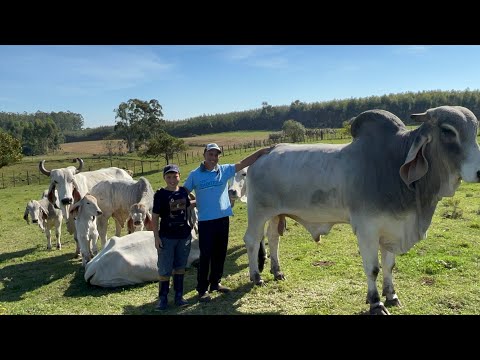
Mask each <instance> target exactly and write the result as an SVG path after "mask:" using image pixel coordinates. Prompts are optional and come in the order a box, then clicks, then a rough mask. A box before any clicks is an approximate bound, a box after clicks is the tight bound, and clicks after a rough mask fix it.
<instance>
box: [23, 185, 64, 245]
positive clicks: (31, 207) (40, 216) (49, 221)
mask: <svg viewBox="0 0 480 360" xmlns="http://www.w3.org/2000/svg"><path fill="white" fill-rule="evenodd" d="M46 191H47V190H46ZM45 194H46V192H44V194H43V196H42V198H41V199H40V200H30V201H29V202H28V203H27V206H26V208H25V213H24V214H23V219H24V220H25V221H26V222H27V224H29V220H28V215H30V217H31V218H32V223H34V224H38V226H39V227H40V229H41V230H42V231H43V232H44V233H45V236H46V237H47V249H48V250H51V249H52V240H51V233H50V232H51V229H53V228H55V237H56V239H57V249H59V250H60V249H61V248H62V243H61V241H60V237H61V235H62V220H63V214H62V211H61V210H59V209H56V208H55V207H54V205H52V204H51V203H50V202H49V201H48V199H47V198H46V195H45ZM55 195H56V196H58V195H57V194H56V193H55ZM57 206H58V204H57Z"/></svg>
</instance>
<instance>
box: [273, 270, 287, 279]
mask: <svg viewBox="0 0 480 360" xmlns="http://www.w3.org/2000/svg"><path fill="white" fill-rule="evenodd" d="M273 278H274V280H285V275H283V273H282V272H281V271H279V272H277V273H275V275H274V276H273Z"/></svg>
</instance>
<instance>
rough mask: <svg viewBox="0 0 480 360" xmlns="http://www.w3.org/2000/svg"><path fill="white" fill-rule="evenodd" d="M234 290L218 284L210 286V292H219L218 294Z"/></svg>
mask: <svg viewBox="0 0 480 360" xmlns="http://www.w3.org/2000/svg"><path fill="white" fill-rule="evenodd" d="M231 290H232V289H230V288H229V287H227V286H223V285H222V284H220V283H218V284H215V285H213V284H211V285H210V292H212V291H218V292H221V293H228V292H230V291H231Z"/></svg>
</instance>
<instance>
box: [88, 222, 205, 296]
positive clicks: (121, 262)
mask: <svg viewBox="0 0 480 360" xmlns="http://www.w3.org/2000/svg"><path fill="white" fill-rule="evenodd" d="M192 235H193V231H192ZM199 258H200V249H199V247H198V240H197V238H196V237H195V238H194V237H193V236H192V244H191V248H190V255H189V257H188V261H187V268H188V267H190V266H192V263H195V262H196V261H197V260H198V259H199ZM157 260H158V255H157V249H156V248H155V238H154V236H153V231H138V232H134V233H132V234H128V235H125V236H122V237H117V236H113V237H112V238H110V240H109V241H108V243H107V246H106V247H105V248H104V249H102V251H100V252H99V253H98V255H97V256H95V257H94V258H93V259H92V260H91V261H90V262H89V263H88V264H87V266H86V268H85V281H86V282H88V283H89V284H91V285H96V286H101V287H117V286H124V285H134V284H141V283H144V282H149V281H158V280H159V277H158V276H159V275H158V267H157Z"/></svg>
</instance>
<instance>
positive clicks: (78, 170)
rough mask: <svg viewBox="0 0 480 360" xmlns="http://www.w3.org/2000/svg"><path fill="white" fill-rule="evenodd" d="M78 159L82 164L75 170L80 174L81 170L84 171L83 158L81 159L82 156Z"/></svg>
mask: <svg viewBox="0 0 480 360" xmlns="http://www.w3.org/2000/svg"><path fill="white" fill-rule="evenodd" d="M77 161H78V163H79V164H80V165H79V166H78V168H77V170H76V171H75V174H78V173H79V172H80V171H82V168H83V160H82V159H80V158H77Z"/></svg>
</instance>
